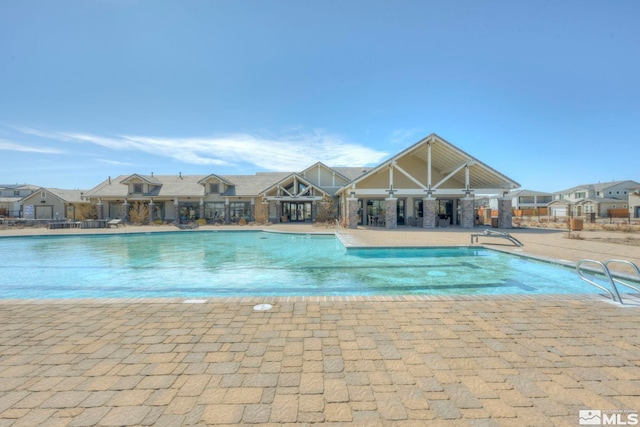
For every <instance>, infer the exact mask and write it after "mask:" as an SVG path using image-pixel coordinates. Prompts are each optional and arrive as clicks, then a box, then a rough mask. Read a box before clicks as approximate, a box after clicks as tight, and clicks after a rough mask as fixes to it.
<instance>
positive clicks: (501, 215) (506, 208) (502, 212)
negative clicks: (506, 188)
mask: <svg viewBox="0 0 640 427" xmlns="http://www.w3.org/2000/svg"><path fill="white" fill-rule="evenodd" d="M512 221H513V213H512V212H511V199H508V198H502V199H498V228H512V227H513V223H512Z"/></svg>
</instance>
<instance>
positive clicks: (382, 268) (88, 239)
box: [0, 231, 598, 299]
mask: <svg viewBox="0 0 640 427" xmlns="http://www.w3.org/2000/svg"><path fill="white" fill-rule="evenodd" d="M0 253H2V254H3V256H2V264H0V274H1V275H2V279H1V283H2V284H1V286H0V299H15V298H18V299H25V298H27V299H30V298H140V297H185V298H194V297H221V296H271V295H273V296H303V295H309V296H311V295H313V296H322V295H409V294H430V295H445V294H446V295H455V294H476V295H478V294H574V293H596V292H597V291H598V289H596V288H595V287H592V286H589V285H587V284H586V283H584V282H583V281H581V280H580V279H579V278H578V277H577V275H576V274H575V271H574V270H573V269H569V268H565V267H561V266H556V265H552V264H548V263H544V262H538V261H534V260H530V259H526V258H522V257H517V256H511V255H507V254H503V253H500V252H496V251H491V250H487V249H484V248H479V247H459V248H458V247H448V248H399V249H391V248H381V249H373V248H366V249H362V248H360V249H355V248H354V249H352V248H350V249H347V248H345V247H344V246H343V245H342V244H341V243H340V241H339V240H338V239H337V238H335V237H334V236H326V235H325V236H321V235H300V234H284V233H269V232H261V231H242V232H238V231H216V232H212V231H198V232H189V233H175V232H174V233H143V234H119V235H84V236H55V237H53V236H34V237H19V238H13V237H11V238H1V239H0Z"/></svg>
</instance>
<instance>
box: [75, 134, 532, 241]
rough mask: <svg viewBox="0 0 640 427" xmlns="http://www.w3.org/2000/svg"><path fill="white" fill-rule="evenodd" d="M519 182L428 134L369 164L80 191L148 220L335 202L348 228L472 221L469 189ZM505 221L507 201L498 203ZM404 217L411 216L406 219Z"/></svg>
mask: <svg viewBox="0 0 640 427" xmlns="http://www.w3.org/2000/svg"><path fill="white" fill-rule="evenodd" d="M518 186H519V185H518V184H517V183H516V182H515V181H513V180H511V179H509V178H507V177H506V176H504V175H502V174H501V173H499V172H497V171H496V170H494V169H492V168H490V167H489V166H487V165H486V164H484V163H482V162H480V161H479V160H477V159H475V158H474V157H472V156H470V155H469V154H467V153H465V152H463V151H462V150H460V149H458V148H456V147H455V146H453V145H452V144H450V143H449V142H447V141H445V140H444V139H442V138H440V137H439V136H437V135H435V134H432V135H429V136H428V137H426V138H424V139H423V140H421V141H419V142H418V143H416V144H415V145H413V146H411V147H409V148H408V149H406V150H404V151H402V152H401V153H399V154H397V155H396V156H393V157H392V158H391V159H389V160H387V161H385V162H383V163H382V164H380V165H378V166H377V167H374V168H362V167H329V166H327V165H324V164H323V163H321V162H318V163H315V164H314V165H312V166H310V167H308V168H306V169H304V170H302V171H299V172H258V173H256V174H255V175H217V174H210V175H206V176H203V175H183V174H178V175H154V174H151V175H141V174H132V175H122V176H119V177H116V178H108V179H107V180H105V181H103V182H102V183H100V184H99V185H97V186H96V187H95V188H93V189H91V190H89V191H87V192H86V194H85V197H86V198H88V199H89V200H90V201H91V203H92V204H95V205H96V207H97V212H98V217H99V218H101V219H103V218H122V219H124V220H125V221H127V220H128V219H129V212H130V210H131V206H132V204H134V203H136V202H138V203H142V204H143V205H145V206H147V207H148V208H149V222H152V221H155V220H161V221H172V222H189V221H194V220H197V219H201V220H205V221H207V222H210V223H215V222H219V223H226V224H230V223H234V222H237V221H240V220H241V219H244V220H246V221H252V220H253V219H254V218H255V208H256V204H257V203H262V204H265V205H268V206H267V209H268V212H269V218H270V220H271V221H272V222H313V221H315V219H316V216H317V213H318V207H319V204H320V203H321V202H322V201H324V200H331V201H332V203H335V206H336V210H337V212H339V215H340V216H341V217H342V218H344V219H345V220H346V221H347V223H348V225H349V227H357V226H358V224H361V225H378V226H385V227H387V228H395V227H397V226H398V225H403V224H404V225H407V224H411V225H418V226H420V227H425V228H431V227H434V226H436V218H437V219H438V223H437V225H443V226H444V225H460V226H462V227H473V225H474V223H475V221H474V220H475V217H476V210H475V207H474V194H475V193H479V194H486V193H487V192H489V191H492V192H499V193H501V194H502V193H504V194H507V193H508V192H509V191H510V190H511V189H513V188H517V187H518ZM499 210H500V212H501V224H502V225H501V226H503V227H510V226H511V200H509V199H505V200H503V201H502V203H501V204H500V206H499ZM409 220H411V221H409Z"/></svg>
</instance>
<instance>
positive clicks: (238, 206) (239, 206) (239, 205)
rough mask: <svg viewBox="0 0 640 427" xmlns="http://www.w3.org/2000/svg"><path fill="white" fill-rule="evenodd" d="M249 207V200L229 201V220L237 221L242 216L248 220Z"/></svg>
mask: <svg viewBox="0 0 640 427" xmlns="http://www.w3.org/2000/svg"><path fill="white" fill-rule="evenodd" d="M250 214H251V208H250V207H249V202H231V203H229V216H230V217H231V218H230V219H231V222H238V221H240V218H244V219H246V220H247V221H249V220H250V218H249V217H250Z"/></svg>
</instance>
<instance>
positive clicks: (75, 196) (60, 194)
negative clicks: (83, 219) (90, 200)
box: [21, 187, 87, 203]
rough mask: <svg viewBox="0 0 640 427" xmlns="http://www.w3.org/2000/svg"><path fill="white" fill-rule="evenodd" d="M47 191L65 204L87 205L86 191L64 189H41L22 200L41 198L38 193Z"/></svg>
mask: <svg viewBox="0 0 640 427" xmlns="http://www.w3.org/2000/svg"><path fill="white" fill-rule="evenodd" d="M42 191H45V192H47V193H49V194H51V195H52V196H53V197H55V198H57V199H59V200H60V201H61V202H63V203H86V202H87V200H85V199H84V194H85V190H66V189H62V188H44V187H40V188H38V189H36V191H34V192H33V193H31V194H29V195H27V196H25V197H23V198H22V199H21V200H23V201H24V200H27V199H30V198H33V197H40V195H39V194H38V193H40V192H42Z"/></svg>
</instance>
